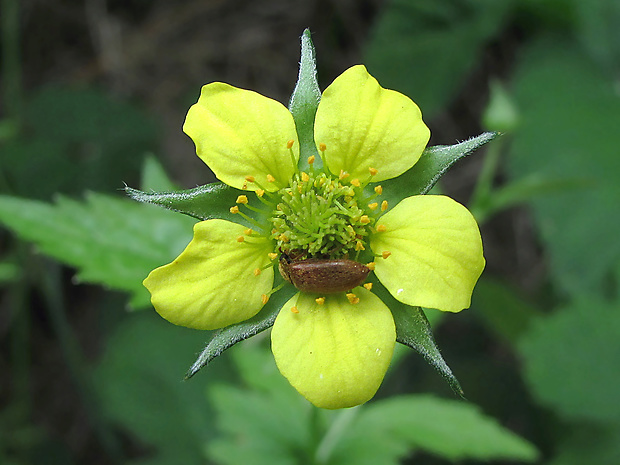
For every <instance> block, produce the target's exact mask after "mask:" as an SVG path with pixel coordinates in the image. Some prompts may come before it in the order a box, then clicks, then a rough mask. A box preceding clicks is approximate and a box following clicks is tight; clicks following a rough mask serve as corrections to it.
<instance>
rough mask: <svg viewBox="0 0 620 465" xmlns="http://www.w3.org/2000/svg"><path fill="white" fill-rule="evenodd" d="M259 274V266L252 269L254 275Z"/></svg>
mask: <svg viewBox="0 0 620 465" xmlns="http://www.w3.org/2000/svg"><path fill="white" fill-rule="evenodd" d="M259 274H260V268H256V269H255V270H254V276H258V275H259Z"/></svg>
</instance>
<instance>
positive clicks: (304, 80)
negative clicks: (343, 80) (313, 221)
mask: <svg viewBox="0 0 620 465" xmlns="http://www.w3.org/2000/svg"><path fill="white" fill-rule="evenodd" d="M320 100H321V90H320V89H319V83H318V82H317V78H316V56H315V52H314V45H313V44H312V38H311V37H310V30H309V29H306V30H305V31H304V33H303V35H302V36H301V60H300V62H299V78H298V79H297V84H296V85H295V89H294V90H293V95H292V96H291V101H290V103H289V106H288V109H289V111H290V112H291V113H292V115H293V119H294V120H295V127H296V128H297V135H298V137H299V144H300V147H299V167H300V169H301V170H302V171H303V170H307V169H308V157H309V156H311V155H315V156H316V155H317V151H316V145H315V144H314V117H315V115H316V109H317V108H318V106H319V101H320ZM315 166H316V167H317V168H320V167H321V160H320V158H319V157H316V160H315Z"/></svg>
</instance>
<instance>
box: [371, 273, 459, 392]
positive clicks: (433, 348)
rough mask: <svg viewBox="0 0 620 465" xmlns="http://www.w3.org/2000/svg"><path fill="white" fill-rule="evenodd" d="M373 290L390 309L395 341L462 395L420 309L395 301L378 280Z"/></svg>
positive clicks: (457, 382)
mask: <svg viewBox="0 0 620 465" xmlns="http://www.w3.org/2000/svg"><path fill="white" fill-rule="evenodd" d="M373 291H374V292H375V293H376V294H377V295H378V296H379V297H380V298H381V300H382V301H383V303H385V304H386V305H387V306H388V308H389V309H390V310H391V311H392V315H393V316H394V324H395V325H396V341H398V342H400V343H401V344H404V345H406V346H407V347H410V348H412V349H413V350H415V351H416V352H418V353H420V354H421V355H422V356H423V357H424V359H425V360H426V361H427V362H428V363H429V364H431V365H432V366H433V367H435V369H436V370H437V371H439V373H441V375H442V376H443V377H444V379H445V380H446V381H447V382H448V384H449V385H450V387H451V388H452V390H453V391H454V392H455V393H456V394H458V395H459V396H461V397H463V396H464V393H463V389H462V388H461V385H460V384H459V381H458V380H457V379H456V377H455V376H454V374H453V373H452V370H450V367H448V365H447V364H446V362H445V360H444V359H443V357H442V356H441V353H440V352H439V348H438V347H437V344H435V338H434V337H433V332H432V330H431V325H430V324H429V322H428V319H427V318H426V315H424V312H423V311H422V309H421V308H420V307H410V306H408V305H405V304H403V303H401V302H399V301H397V300H396V299H394V297H392V295H391V294H390V293H389V292H388V291H387V289H385V287H383V285H381V284H380V283H379V282H376V283H373Z"/></svg>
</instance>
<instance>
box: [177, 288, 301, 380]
mask: <svg viewBox="0 0 620 465" xmlns="http://www.w3.org/2000/svg"><path fill="white" fill-rule="evenodd" d="M296 292H297V290H296V289H295V288H294V287H293V286H285V287H284V288H283V289H282V290H280V291H279V292H277V293H276V294H275V295H273V296H272V297H271V298H270V299H269V301H268V302H267V304H265V306H264V307H263V308H262V310H261V311H260V312H259V313H258V314H257V315H255V316H254V317H252V318H250V319H249V320H246V321H242V322H241V323H237V324H234V325H231V326H228V327H226V328H223V329H220V330H218V331H217V332H216V333H215V334H214V336H213V338H212V339H211V341H209V343H208V344H207V346H206V347H205V348H204V349H203V351H202V352H201V353H200V356H199V357H198V359H197V360H196V361H195V362H194V364H193V365H192V366H191V367H190V369H189V370H188V371H187V374H186V375H185V379H189V378H191V377H192V376H194V375H195V374H196V373H197V372H198V371H199V370H200V369H201V368H203V367H204V366H206V365H207V364H208V363H209V362H210V361H211V360H213V359H214V358H215V357H217V356H218V355H220V354H221V353H222V352H224V351H225V350H226V349H228V348H230V347H232V346H234V345H235V344H236V343H237V342H241V341H243V340H245V339H248V338H249V337H252V336H255V335H256V334H258V333H260V332H262V331H264V330H266V329H268V328H271V327H272V326H273V323H274V322H275V321H276V317H277V316H278V312H279V311H280V309H281V308H282V305H284V304H285V303H286V302H287V301H288V300H289V299H290V298H291V297H292V296H293V294H295V293H296Z"/></svg>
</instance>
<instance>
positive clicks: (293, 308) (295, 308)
mask: <svg viewBox="0 0 620 465" xmlns="http://www.w3.org/2000/svg"><path fill="white" fill-rule="evenodd" d="M291 312H293V313H299V310H297V307H295V306H293V307H291Z"/></svg>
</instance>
